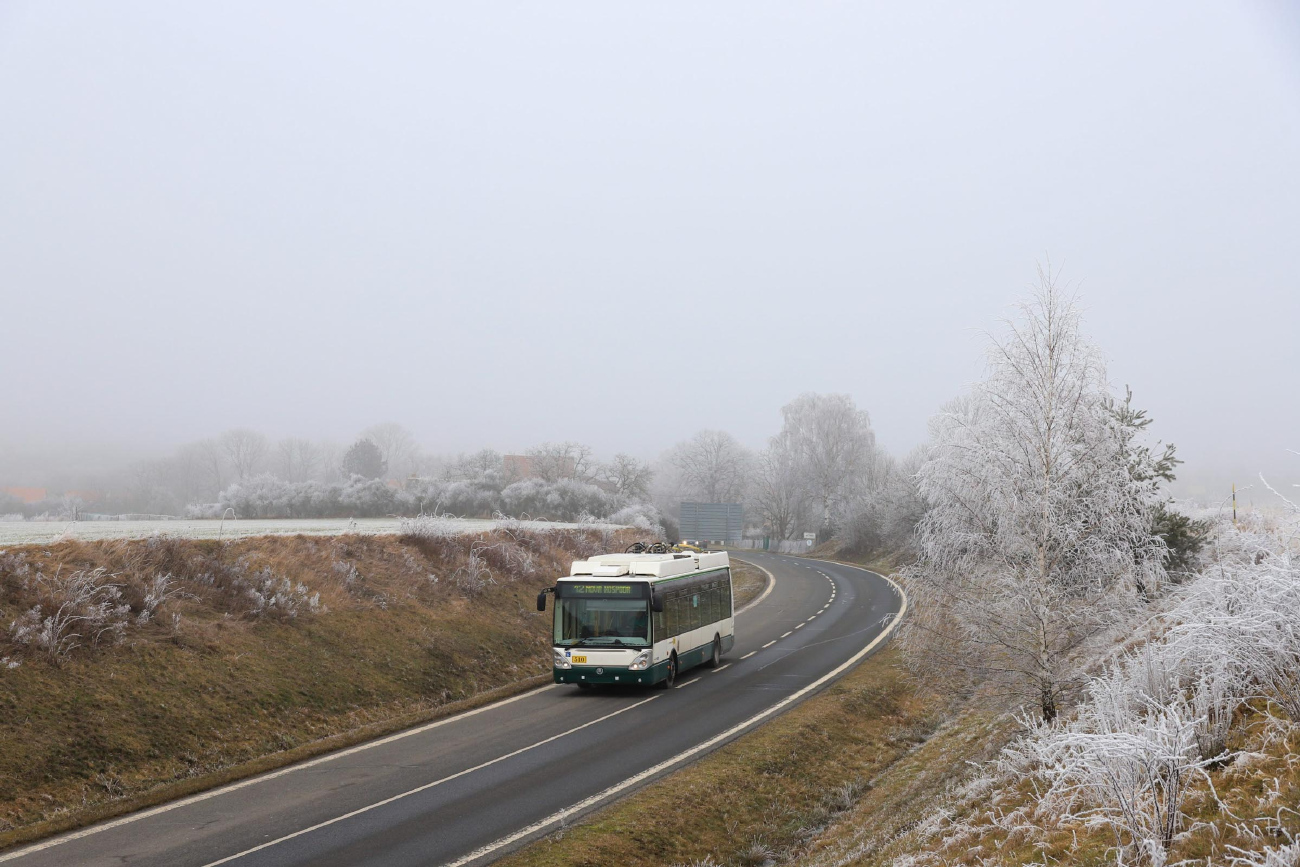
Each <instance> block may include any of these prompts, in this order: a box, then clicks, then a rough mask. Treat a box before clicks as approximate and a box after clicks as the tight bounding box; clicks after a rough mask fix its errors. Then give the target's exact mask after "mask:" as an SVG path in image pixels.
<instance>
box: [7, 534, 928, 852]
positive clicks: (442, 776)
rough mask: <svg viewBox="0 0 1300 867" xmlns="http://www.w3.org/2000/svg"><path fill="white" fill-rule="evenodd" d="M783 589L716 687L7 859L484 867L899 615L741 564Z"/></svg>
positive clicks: (763, 704) (820, 681)
mask: <svg viewBox="0 0 1300 867" xmlns="http://www.w3.org/2000/svg"><path fill="white" fill-rule="evenodd" d="M744 559H746V560H749V561H751V562H754V563H757V564H758V565H760V566H763V567H764V568H766V569H768V570H769V571H770V572H771V573H772V574H773V575H774V576H775V578H776V581H775V584H774V586H773V587H772V588H771V592H770V593H769V594H768V595H767V596H766V597H764V598H761V599H760V600H759V601H758V603H757V604H755V605H753V606H752V607H750V608H749V609H747V610H743V611H742V612H741V613H740V614H739V615H738V616H737V624H736V647H735V649H734V650H733V651H732V652H731V653H730V654H728V655H727V657H726V658H725V659H724V660H723V665H722V666H721V667H720V668H718V669H717V670H712V669H708V668H699V669H695V670H692V671H688V672H683V674H682V675H681V677H680V678H679V680H678V686H677V688H676V689H673V690H668V691H658V690H653V691H642V690H618V691H599V690H592V691H581V690H579V689H578V688H577V687H574V686H547V687H543V688H541V689H538V690H534V691H532V692H528V693H525V694H523V695H521V696H517V697H515V698H513V699H508V700H506V701H503V702H499V703H497V704H494V705H490V706H488V707H485V708H481V709H479V710H476V711H471V712H469V713H466V714H461V715H460V716H456V717H452V718H450V719H447V720H442V721H440V722H437V723H431V724H429V725H426V726H421V727H418V728H415V729H412V730H410V731H407V732H402V733H400V734H397V735H394V736H391V737H388V738H384V739H381V740H379V741H376V742H372V743H370V744H365V745H362V746H359V747H354V748H352V749H349V750H343V751H341V752H338V753H333V754H331V755H328V756H324V757H322V758H319V759H315V760H312V761H309V762H304V763H302V764H299V765H295V766H292V767H290V768H286V769H284V770H281V771H277V772H274V773H271V774H266V775H263V776H261V777H256V778H253V779H251V780H248V781H245V782H243V783H236V784H234V785H231V786H226V787H224V788H222V789H217V790H215V791H213V792H209V793H205V794H202V795H197V796H194V797H192V798H188V799H185V800H182V801H179V802H177V803H175V804H170V805H166V806H164V807H160V808H155V809H153V810H146V811H144V812H142V813H138V814H135V815H132V816H127V817H125V818H123V819H119V820H116V821H113V822H109V823H105V824H103V825H99V826H95V827H92V828H88V829H86V830H83V831H78V832H74V833H72V834H68V835H64V836H62V837H56V838H53V839H51V840H49V841H46V842H44V843H39V844H36V845H34V846H30V847H27V848H25V849H20V850H16V851H13V852H10V853H6V854H4V855H0V862H7V863H10V864H13V865H17V867H47V865H48V867H55V865H57V867H89V865H121V864H131V865H142V867H154V865H157V867H164V865H165V867H215V865H218V864H233V865H238V867H290V865H304V867H305V865H313V867H322V865H363V864H366V865H368V864H375V865H380V864H382V865H385V867H403V865H421V867H424V865H455V867H469V865H477V864H486V863H488V862H490V861H491V860H493V859H494V858H497V857H500V856H501V855H503V854H504V853H505V852H507V851H509V850H510V849H513V848H515V847H517V846H520V845H523V843H525V842H527V841H528V840H529V839H532V838H534V837H536V836H539V835H541V834H543V833H546V832H547V831H550V830H553V829H554V828H555V827H557V826H558V825H559V824H560V822H561V821H562V820H564V821H568V820H572V819H573V818H576V817H577V816H579V815H581V814H583V813H585V812H588V811H590V810H593V809H595V808H597V807H598V806H600V805H602V804H604V803H607V802H608V801H609V800H611V799H613V798H615V797H618V796H619V795H621V794H623V793H626V792H627V791H630V790H631V789H633V788H635V787H636V786H638V785H641V784H643V783H644V782H646V781H647V780H650V779H653V778H655V777H657V776H659V775H661V774H666V773H669V772H670V771H671V770H673V769H674V768H677V767H680V766H681V765H682V764H684V763H686V762H688V761H690V760H691V759H692V758H695V757H697V756H699V755H701V754H703V753H704V752H707V751H708V750H710V749H713V748H715V747H716V746H718V745H719V744H721V743H724V742H726V741H727V740H730V739H731V738H733V737H736V736H738V735H739V734H740V733H742V732H743V731H745V730H747V729H749V728H752V727H753V726H755V725H758V724H760V723H761V722H762V721H763V720H764V719H768V718H770V717H771V716H772V715H774V714H776V713H778V712H780V710H782V709H784V708H785V707H788V706H789V705H790V704H792V703H794V702H796V701H798V700H800V699H802V698H803V697H804V696H806V695H808V694H810V693H812V692H814V691H815V690H817V689H819V688H820V687H821V686H823V685H824V684H825V683H827V682H829V681H830V680H831V679H833V678H834V677H837V676H838V675H839V674H840V673H842V672H843V671H844V670H847V669H848V668H849V667H851V666H852V665H853V664H854V663H856V662H857V661H858V660H860V659H861V658H863V657H864V656H865V655H866V653H867V652H869V649H874V647H875V646H877V645H878V644H879V643H880V642H882V641H883V640H884V639H885V638H886V637H887V630H890V629H892V624H893V623H894V621H895V620H896V619H897V617H896V615H898V614H899V613H901V611H902V610H903V605H904V601H903V599H902V597H901V596H900V595H899V593H898V591H897V590H896V589H895V588H894V586H893V585H892V584H891V583H890V582H888V581H886V580H885V579H883V578H881V577H880V576H878V575H875V574H874V573H871V572H867V571H865V570H861V569H855V568H853V567H849V566H839V565H836V564H833V563H826V562H823V561H819V560H808V559H801V558H796V557H783V556H778V555H769V554H762V553H759V552H750V551H747V552H745V553H744Z"/></svg>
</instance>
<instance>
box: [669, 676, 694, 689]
mask: <svg viewBox="0 0 1300 867" xmlns="http://www.w3.org/2000/svg"><path fill="white" fill-rule="evenodd" d="M697 680H699V678H698V677H692V678H691V679H690V680H688V681H686V683H679V684H677V686H676V687H674V689H682V688H683V687H687V686H690V685H691V684H693V683H695V681H697Z"/></svg>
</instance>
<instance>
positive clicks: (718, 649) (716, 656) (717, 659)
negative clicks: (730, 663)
mask: <svg viewBox="0 0 1300 867" xmlns="http://www.w3.org/2000/svg"><path fill="white" fill-rule="evenodd" d="M719 665H722V638H721V636H718V635H715V636H713V655H712V656H710V657H709V668H717V667H718V666H719Z"/></svg>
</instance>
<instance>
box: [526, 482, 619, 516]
mask: <svg viewBox="0 0 1300 867" xmlns="http://www.w3.org/2000/svg"><path fill="white" fill-rule="evenodd" d="M501 504H502V506H501V511H503V512H505V513H507V514H510V515H528V516H530V517H533V518H539V519H543V520H551V521H576V520H578V518H579V517H580V516H582V515H608V514H610V513H611V512H614V511H617V509H618V507H619V506H620V505H621V504H620V503H619V500H618V497H617V496H615V495H614V494H610V493H607V492H605V491H603V490H601V489H600V488H598V487H596V486H595V485H589V484H586V483H585V482H579V481H577V480H576V479H560V480H558V481H554V482H545V481H542V480H541V479H525V480H524V481H522V482H515V483H514V484H513V485H510V486H509V487H507V488H506V489H505V490H503V491H502V492H501Z"/></svg>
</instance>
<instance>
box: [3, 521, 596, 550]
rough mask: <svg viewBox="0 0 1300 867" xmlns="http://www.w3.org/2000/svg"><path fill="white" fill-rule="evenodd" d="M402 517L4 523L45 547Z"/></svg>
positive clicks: (388, 526) (9, 534)
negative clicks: (57, 543)
mask: <svg viewBox="0 0 1300 867" xmlns="http://www.w3.org/2000/svg"><path fill="white" fill-rule="evenodd" d="M454 521H455V523H458V524H463V525H464V528H465V532H466V533H473V532H477V531H480V530H488V529H491V528H493V527H495V526H496V525H497V524H498V523H499V522H497V521H488V520H480V519H476V518H458V519H454ZM520 523H522V524H523V526H525V527H528V528H530V529H577V528H580V527H583V526H586V525H583V524H565V523H559V522H550V521H523V522H520ZM398 529H399V528H398V519H397V518H359V519H357V520H355V521H349V520H347V519H326V518H319V519H304V520H292V519H286V520H256V519H249V520H242V521H239V520H227V521H226V522H225V525H224V526H222V524H221V522H220V521H211V520H205V521H82V522H78V523H72V522H71V521H68V522H59V521H50V522H44V521H0V546H4V545H40V544H44V543H47V542H54V541H58V540H60V539H85V540H90V539H142V538H145V537H147V536H151V535H153V534H154V533H165V534H167V535H169V536H180V537H182V538H186V539H216V538H218V535H219V536H220V538H222V539H235V538H239V537H242V536H292V535H296V534H299V533H302V534H304V535H308V536H339V535H342V534H344V533H361V534H365V535H377V534H384V533H396V532H398Z"/></svg>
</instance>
